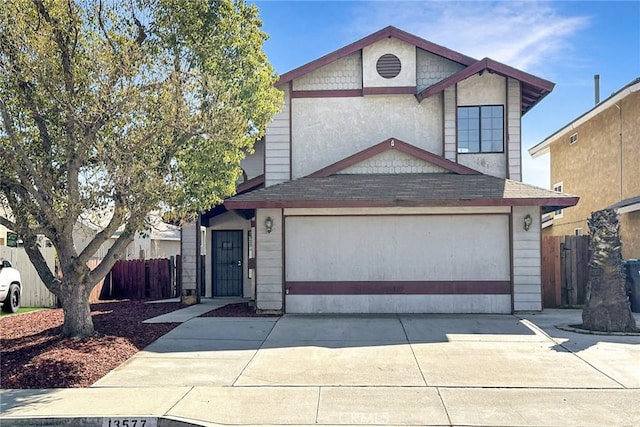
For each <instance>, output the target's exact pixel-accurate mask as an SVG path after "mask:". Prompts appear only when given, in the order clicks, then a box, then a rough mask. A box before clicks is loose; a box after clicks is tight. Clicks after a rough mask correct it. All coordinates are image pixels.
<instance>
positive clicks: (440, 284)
mask: <svg viewBox="0 0 640 427" xmlns="http://www.w3.org/2000/svg"><path fill="white" fill-rule="evenodd" d="M285 248H286V282H287V283H286V288H287V297H286V311H287V312H289V313H294V312H296V313H320V312H336V313H340V312H348V313H368V312H375V313H403V312H404V313H407V312H408V313H419V312H454V313H464V312H487V313H495V312H499V313H504V312H510V311H511V295H510V294H511V291H510V262H509V217H508V216H507V215H446V216H444V215H442V216H440V215H429V216H412V215H406V216H404V215H403V216H341V217H328V216H315V217H304V216H301V217H287V218H286V238H285Z"/></svg>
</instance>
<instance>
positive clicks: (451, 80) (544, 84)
mask: <svg viewBox="0 0 640 427" xmlns="http://www.w3.org/2000/svg"><path fill="white" fill-rule="evenodd" d="M483 71H489V72H493V73H496V74H499V75H501V76H504V77H510V78H513V79H515V80H518V81H519V82H521V83H523V84H524V85H526V87H531V88H532V89H533V90H534V92H536V94H535V95H534V97H533V98H531V100H530V101H528V102H527V103H526V105H525V103H524V100H522V101H521V110H522V114H525V113H526V112H527V111H529V110H530V109H531V108H533V106H534V105H536V104H537V103H538V102H540V101H541V100H542V99H543V98H544V97H545V96H547V95H548V94H549V93H551V91H552V90H553V88H554V87H555V84H554V83H553V82H550V81H548V80H545V79H542V78H540V77H536V76H534V75H533V74H529V73H526V72H524V71H521V70H518V69H516V68H513V67H510V66H508V65H506V64H503V63H500V62H497V61H494V60H493V59H491V58H484V59H481V60H480V61H477V62H475V63H474V64H471V65H469V66H468V67H467V68H464V69H462V70H460V71H458V72H457V73H455V74H452V75H451V76H449V77H447V78H446V79H443V80H441V81H439V82H438V83H436V84H434V85H431V86H429V87H427V88H425V89H423V90H422V91H420V92H419V93H418V94H417V95H416V98H417V99H418V101H419V102H420V101H422V100H423V99H425V98H428V97H430V96H432V95H435V94H436V93H440V92H442V91H443V90H444V89H446V88H448V87H450V86H452V85H454V84H456V83H459V82H461V81H462V80H465V79H467V78H469V77H471V76H473V75H475V74H478V73H481V72H483ZM521 95H522V94H521ZM522 98H523V97H522V96H521V99H522Z"/></svg>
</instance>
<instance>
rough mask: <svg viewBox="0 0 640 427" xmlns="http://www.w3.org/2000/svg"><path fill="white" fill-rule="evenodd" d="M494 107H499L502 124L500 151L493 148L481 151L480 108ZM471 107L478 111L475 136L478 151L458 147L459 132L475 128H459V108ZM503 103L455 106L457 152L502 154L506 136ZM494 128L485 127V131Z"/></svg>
mask: <svg viewBox="0 0 640 427" xmlns="http://www.w3.org/2000/svg"><path fill="white" fill-rule="evenodd" d="M494 107H500V111H501V125H502V132H501V134H502V144H501V149H500V151H497V150H496V151H494V150H489V151H483V150H482V142H483V141H482V134H483V129H482V109H483V108H494ZM463 108H464V109H472V108H475V109H477V111H478V119H477V132H478V134H477V138H478V151H471V150H468V151H461V147H460V132H461V130H462V131H467V132H469V131H476V129H471V130H469V128H467V129H461V126H460V110H461V109H463ZM504 110H505V108H504V105H503V104H488V105H459V106H458V107H457V108H456V143H457V151H458V154H503V153H504V152H505V142H506V136H505V129H506V126H505V114H504ZM493 130H494V129H493V128H491V129H485V132H486V131H490V132H491V131H493Z"/></svg>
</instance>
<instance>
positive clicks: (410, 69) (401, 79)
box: [362, 38, 416, 88]
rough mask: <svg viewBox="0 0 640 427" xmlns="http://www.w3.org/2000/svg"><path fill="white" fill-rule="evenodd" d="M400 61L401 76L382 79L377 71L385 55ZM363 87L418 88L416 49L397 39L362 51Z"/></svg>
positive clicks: (389, 39)
mask: <svg viewBox="0 0 640 427" xmlns="http://www.w3.org/2000/svg"><path fill="white" fill-rule="evenodd" d="M388 53H390V54H393V55H395V56H397V57H398V59H400V64H401V69H400V74H398V75H397V76H396V77H394V78H391V79H386V78H384V77H381V76H380V75H379V74H378V72H377V70H376V63H377V62H378V59H379V58H380V57H381V56H382V55H384V54H388ZM362 82H363V83H362V85H363V86H364V87H365V88H366V87H392V86H394V87H402V86H413V87H415V86H416V47H415V46H414V45H412V44H409V43H406V42H403V41H402V40H398V39H395V38H388V39H383V40H380V41H378V42H376V43H373V44H371V45H369V46H366V47H364V48H363V49H362Z"/></svg>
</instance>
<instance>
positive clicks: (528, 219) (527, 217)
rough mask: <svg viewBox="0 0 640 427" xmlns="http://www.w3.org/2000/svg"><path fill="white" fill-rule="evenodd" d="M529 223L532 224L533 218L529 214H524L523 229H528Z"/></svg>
mask: <svg viewBox="0 0 640 427" xmlns="http://www.w3.org/2000/svg"><path fill="white" fill-rule="evenodd" d="M531 224H533V218H531V215H529V214H526V215H525V216H524V226H523V228H524V231H529V229H530V228H531Z"/></svg>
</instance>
